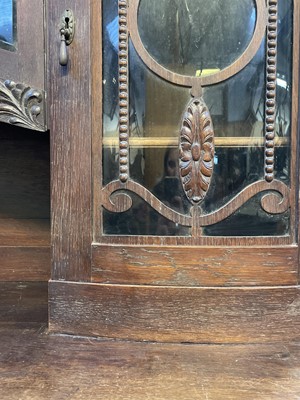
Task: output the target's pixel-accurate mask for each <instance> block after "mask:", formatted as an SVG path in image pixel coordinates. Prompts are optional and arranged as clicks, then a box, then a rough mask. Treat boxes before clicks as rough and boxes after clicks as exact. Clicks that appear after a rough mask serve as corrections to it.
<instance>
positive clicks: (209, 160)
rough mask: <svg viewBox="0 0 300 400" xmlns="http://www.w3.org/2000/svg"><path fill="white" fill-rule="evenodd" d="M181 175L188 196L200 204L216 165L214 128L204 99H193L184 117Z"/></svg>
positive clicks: (193, 201)
mask: <svg viewBox="0 0 300 400" xmlns="http://www.w3.org/2000/svg"><path fill="white" fill-rule="evenodd" d="M179 157H180V163H179V168H180V175H181V182H182V185H183V189H184V191H185V194H186V196H187V198H188V199H189V200H190V202H191V203H193V204H199V203H200V202H201V201H202V200H203V199H204V197H205V195H206V193H207V191H208V189H209V185H210V181H211V176H212V173H213V166H214V130H213V124H212V120H211V116H210V113H209V110H208V108H207V106H206V104H205V102H204V101H203V100H202V99H194V100H193V101H192V102H191V103H190V104H189V105H188V107H187V110H186V112H185V114H184V116H183V122H182V127H181V132H180V145H179Z"/></svg>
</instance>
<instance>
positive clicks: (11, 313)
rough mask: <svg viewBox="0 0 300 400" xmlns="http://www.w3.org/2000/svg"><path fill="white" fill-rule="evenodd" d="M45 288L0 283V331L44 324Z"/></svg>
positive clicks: (40, 285)
mask: <svg viewBox="0 0 300 400" xmlns="http://www.w3.org/2000/svg"><path fill="white" fill-rule="evenodd" d="M47 286H48V284H47V282H0V330H1V328H2V327H3V326H7V325H8V326H11V327H16V326H22V327H24V326H28V327H29V326H31V325H32V324H36V323H39V324H41V323H43V324H46V323H47V316H48V288H47ZM0 342H1V340H0ZM0 398H1V396H0Z"/></svg>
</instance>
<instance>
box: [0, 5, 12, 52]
mask: <svg viewBox="0 0 300 400" xmlns="http://www.w3.org/2000/svg"><path fill="white" fill-rule="evenodd" d="M15 7H16V4H15V1H14V0H1V4H0V48H5V49H10V48H13V47H15V41H16V37H15V36H16V27H15V19H16V15H15V14H16V12H15Z"/></svg>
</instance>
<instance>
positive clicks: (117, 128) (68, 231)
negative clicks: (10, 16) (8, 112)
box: [49, 0, 300, 343]
mask: <svg viewBox="0 0 300 400" xmlns="http://www.w3.org/2000/svg"><path fill="white" fill-rule="evenodd" d="M55 3H56V2H55V1H50V4H51V6H50V14H49V15H50V18H49V20H50V21H51V20H53V21H55V20H56V18H57V16H58V14H59V13H60V12H61V9H63V8H64V7H65V5H66V4H67V3H66V2H65V1H62V2H60V3H59V5H57V4H55ZM69 3H72V4H74V8H75V7H77V11H76V14H77V22H76V29H77V28H78V29H79V30H80V33H79V36H80V38H81V39H82V42H80V40H78V41H77V42H76V43H77V44H76V46H77V52H76V50H75V48H74V49H73V48H72V53H73V55H72V56H71V63H70V65H69V66H68V67H67V68H65V69H61V68H59V66H58V63H57V60H56V59H55V57H54V58H53V61H52V62H51V63H50V64H51V77H52V78H53V84H52V93H51V104H53V107H52V121H53V123H52V128H53V132H54V135H55V136H54V137H55V142H54V144H53V158H52V160H53V193H52V199H53V201H54V203H53V204H54V206H53V223H52V226H53V238H54V239H53V240H54V241H53V244H54V247H53V249H54V252H53V274H52V278H53V281H52V282H51V284H50V329H52V330H54V331H63V332H69V333H81V334H82V333H84V334H92V335H99V336H107V337H119V338H131V339H138V340H175V341H177V340H178V341H206V342H220V343H221V342H225V341H234V342H236V341H247V340H251V341H255V342H257V341H264V340H269V339H270V338H273V339H274V340H277V339H279V340H280V338H281V337H282V330H283V329H284V326H289V328H290V331H289V335H290V337H295V336H297V329H296V326H297V324H298V325H299V315H298V311H296V316H295V319H293V318H289V316H290V317H291V312H292V311H291V309H290V308H289V307H290V305H291V304H298V303H297V302H299V291H298V286H297V285H298V253H299V251H298V136H297V135H298V133H297V125H298V76H299V41H298V37H299V8H300V2H299V0H294V1H293V0H268V1H265V0H245V1H243V2H241V1H240V0H234V1H230V2H228V1H225V0H213V1H207V0H185V1H181V0H180V1H170V0H161V1H159V2H156V1H152V0H103V1H101V2H100V1H93V2H91V4H90V7H86V8H85V7H83V3H82V2H76V6H75V2H74V1H71V2H69ZM58 8H59V9H60V10H58ZM88 23H89V24H90V25H89V26H88V27H87V24H88ZM52 30H53V28H51V29H50V32H51V31H52ZM89 32H90V34H89ZM77 33H78V31H76V35H77ZM50 34H51V33H50ZM83 43H84V46H83ZM56 46H57V45H56ZM70 53H71V52H70ZM72 88H73V89H72ZM63 97H65V98H68V99H69V103H68V104H69V106H68V107H67V114H68V115H67V116H65V119H64V120H63V121H64V122H62V121H61V120H60V119H61V118H62V113H63V112H64V111H63V109H62V107H60V106H59V101H62V99H63ZM65 111H66V110H65ZM66 120H67V121H68V124H66ZM65 171H67V174H65ZM61 205H64V207H63V209H62V208H61ZM66 309H68V312H67V311H66V312H65V311H64V310H66ZM262 315H266V316H267V317H266V318H265V321H264V322H263V318H262V317H261V316H262ZM270 315H271V316H270ZM272 315H273V316H275V317H274V319H272Z"/></svg>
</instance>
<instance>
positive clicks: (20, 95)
mask: <svg viewBox="0 0 300 400" xmlns="http://www.w3.org/2000/svg"><path fill="white" fill-rule="evenodd" d="M43 103H44V95H43V92H42V91H40V90H36V89H32V88H31V87H29V86H27V85H24V84H22V83H15V82H13V81H9V80H7V81H5V82H4V83H3V82H1V81H0V120H1V121H4V122H8V123H10V124H13V125H20V126H25V127H26V128H30V129H34V130H38V131H45V129H46V128H45V125H44V123H43V122H40V120H39V118H38V117H39V116H41V117H43V109H44V104H43Z"/></svg>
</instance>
